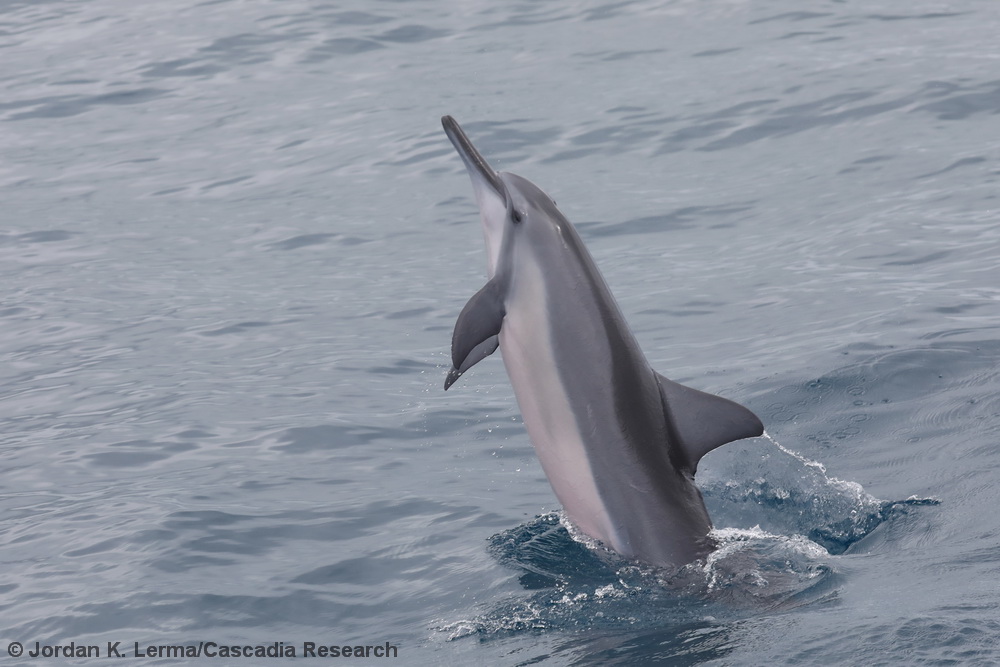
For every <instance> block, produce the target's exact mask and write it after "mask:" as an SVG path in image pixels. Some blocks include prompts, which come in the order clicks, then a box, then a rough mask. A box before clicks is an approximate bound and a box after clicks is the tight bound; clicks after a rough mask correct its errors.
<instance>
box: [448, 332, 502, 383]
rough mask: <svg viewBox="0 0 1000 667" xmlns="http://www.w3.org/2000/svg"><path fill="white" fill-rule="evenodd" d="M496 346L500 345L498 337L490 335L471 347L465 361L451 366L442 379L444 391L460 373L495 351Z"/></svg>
mask: <svg viewBox="0 0 1000 667" xmlns="http://www.w3.org/2000/svg"><path fill="white" fill-rule="evenodd" d="M498 347H500V339H499V338H498V337H497V336H490V337H489V338H487V339H486V340H484V341H483V342H482V343H480V344H479V345H477V346H475V347H474V348H472V352H469V356H467V357H466V358H465V361H463V362H462V365H461V366H459V367H458V368H455V367H452V369H451V370H450V371H448V377H446V378H445V379H444V389H445V391H448V387H450V386H451V385H453V384H455V380H457V379H458V378H460V377H461V376H462V373H464V372H465V371H467V370H469V369H470V368H472V367H473V366H475V365H476V364H478V363H479V362H480V361H482V360H483V359H485V358H486V357H488V356H490V355H491V354H493V353H494V352H496V351H497V348H498Z"/></svg>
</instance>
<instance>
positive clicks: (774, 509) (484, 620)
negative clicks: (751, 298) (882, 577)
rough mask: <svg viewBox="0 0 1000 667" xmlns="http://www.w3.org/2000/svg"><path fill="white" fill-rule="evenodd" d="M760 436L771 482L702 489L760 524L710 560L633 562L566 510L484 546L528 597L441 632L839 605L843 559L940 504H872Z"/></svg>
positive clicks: (728, 533)
mask: <svg viewBox="0 0 1000 667" xmlns="http://www.w3.org/2000/svg"><path fill="white" fill-rule="evenodd" d="M765 437H766V438H767V439H768V440H769V441H770V442H771V443H772V444H773V445H774V446H775V447H776V448H777V450H778V451H779V452H780V453H781V454H782V455H783V457H784V460H785V465H784V466H782V465H780V464H779V463H778V462H776V460H775V459H773V458H769V457H767V456H765V457H764V463H762V464H761V465H766V466H767V467H768V468H770V469H771V471H772V472H773V473H774V474H773V478H775V480H776V481H771V482H769V481H767V480H765V479H764V478H763V477H758V478H751V480H750V481H748V482H743V483H739V482H733V481H727V482H725V483H715V484H709V485H708V487H707V488H706V500H708V499H711V500H712V503H713V504H714V505H716V506H721V507H722V512H720V513H721V514H722V515H723V516H726V517H727V518H729V519H732V517H733V516H740V517H743V518H747V517H753V518H758V519H762V520H761V521H754V522H750V523H744V525H752V526H753V527H751V528H739V527H721V528H717V529H715V530H713V531H712V533H711V536H712V538H713V539H714V540H715V541H716V543H717V545H718V546H717V548H716V549H715V550H714V551H713V552H712V553H710V554H709V555H708V556H707V557H706V558H705V559H703V560H700V561H696V562H694V563H691V564H689V565H687V566H684V567H681V568H677V569H664V568H656V567H652V566H649V565H645V564H642V563H638V562H636V561H632V560H629V559H627V558H624V557H622V556H620V555H619V554H617V553H615V552H613V551H611V550H609V549H607V548H605V547H604V546H602V545H601V543H600V542H597V541H596V540H593V539H591V538H590V537H588V536H586V535H584V534H583V533H581V532H580V531H579V530H578V529H577V528H576V527H575V526H574V525H573V524H572V522H571V521H569V519H568V518H567V517H566V515H565V514H564V513H562V512H550V513H548V514H544V515H541V516H538V517H536V518H535V519H533V520H532V521H529V522H527V523H525V524H522V525H520V526H517V527H515V528H512V529H510V530H506V531H503V532H501V533H498V534H496V535H494V536H493V537H491V538H490V540H489V547H488V549H489V552H490V554H491V555H492V556H493V557H494V558H495V559H496V560H497V562H499V563H500V564H502V565H504V566H507V567H509V568H511V569H513V570H515V571H517V572H518V574H517V577H518V582H519V583H520V585H521V586H522V588H524V589H525V590H527V591H530V592H531V594H530V595H529V596H527V597H524V596H512V597H510V598H508V599H506V600H503V601H500V602H499V603H495V602H494V603H491V604H494V605H495V606H493V608H491V609H489V610H487V611H486V612H484V613H483V614H481V615H479V616H476V617H475V618H472V619H463V620H460V621H454V622H450V623H445V624H443V625H441V626H440V627H438V631H439V632H441V633H442V634H443V635H444V637H445V638H446V639H448V640H454V639H459V638H462V637H468V636H478V637H480V638H481V639H489V638H495V637H502V636H508V635H512V634H520V633H524V632H542V631H546V630H550V629H573V630H578V629H582V628H588V629H592V630H593V629H596V630H598V631H603V630H607V631H616V630H623V629H628V630H629V631H634V630H636V629H642V628H653V627H656V628H661V629H662V628H664V627H674V626H676V627H678V628H683V627H689V626H691V624H696V625H697V624H702V623H705V622H710V624H713V623H716V622H717V621H719V619H722V620H723V621H725V620H727V619H728V620H732V619H738V618H741V617H745V616H747V615H751V614H757V613H761V612H769V613H774V612H781V611H787V610H790V609H793V608H797V607H801V606H803V605H812V604H822V603H827V602H831V601H835V600H836V599H837V591H838V583H837V582H838V574H837V570H836V567H835V563H836V558H837V555H838V554H841V553H844V552H845V551H846V550H847V549H848V548H849V547H850V546H851V545H853V544H855V543H857V542H858V541H859V540H861V539H863V538H864V537H865V536H867V535H868V534H870V533H871V532H872V531H873V530H875V529H876V528H877V527H878V526H879V525H880V524H882V523H883V522H885V521H887V520H889V519H891V518H893V517H895V516H899V515H902V514H905V511H906V509H907V508H908V507H911V506H916V505H932V504H937V503H938V501H936V500H934V499H930V498H916V497H911V498H908V499H906V500H902V501H891V502H890V501H883V500H879V499H877V498H875V497H874V496H872V495H871V494H869V493H867V492H866V491H865V490H864V488H863V487H862V486H861V485H860V484H857V483H855V482H850V481H845V480H841V479H837V478H835V477H830V476H828V475H827V474H826V468H825V467H824V466H823V465H822V464H821V463H819V462H817V461H812V460H810V459H808V458H806V457H804V456H802V455H801V454H798V453H797V452H794V451H792V450H790V449H788V448H787V447H784V446H783V445H781V444H780V443H778V442H777V441H776V440H774V439H773V438H771V437H770V436H765ZM758 458H760V457H759V455H758ZM740 464H741V465H744V464H745V462H740ZM734 476H735V475H734ZM714 509H718V507H716V508H714ZM762 526H763V527H762ZM706 619H708V621H706Z"/></svg>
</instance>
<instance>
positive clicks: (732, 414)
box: [656, 373, 764, 474]
mask: <svg viewBox="0 0 1000 667" xmlns="http://www.w3.org/2000/svg"><path fill="white" fill-rule="evenodd" d="M656 378H657V379H658V380H659V382H660V394H661V395H662V396H663V407H664V411H665V412H666V416H667V423H668V426H672V427H673V431H674V435H675V436H676V438H677V444H678V446H679V447H680V449H681V452H682V453H683V455H684V458H685V459H686V463H687V465H688V466H689V467H690V469H691V473H692V474H694V472H695V470H697V468H698V461H700V460H701V457H702V456H704V455H705V454H708V453H709V452H710V451H712V450H713V449H715V448H716V447H720V446H722V445H724V444H726V443H727V442H732V441H733V440H741V439H743V438H755V437H757V436H759V435H761V434H762V433H763V432H764V425H763V424H762V423H761V421H760V419H758V418H757V415H755V414H754V413H752V412H750V411H749V410H748V409H746V408H744V407H743V406H742V405H740V404H739V403H734V402H733V401H730V400H729V399H728V398H722V397H721V396H716V395H715V394H707V393H705V392H703V391H698V390H697V389H692V388H691V387H685V386H684V385H682V384H678V383H676V382H674V381H672V380H668V379H667V378H665V377H663V376H662V375H660V374H659V373H657V374H656Z"/></svg>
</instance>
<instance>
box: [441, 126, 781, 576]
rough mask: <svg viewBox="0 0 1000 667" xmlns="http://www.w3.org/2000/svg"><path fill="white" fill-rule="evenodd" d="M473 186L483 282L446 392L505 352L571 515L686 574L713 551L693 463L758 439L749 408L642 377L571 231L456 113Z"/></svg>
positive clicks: (539, 449) (455, 134) (456, 134)
mask: <svg viewBox="0 0 1000 667" xmlns="http://www.w3.org/2000/svg"><path fill="white" fill-rule="evenodd" d="M441 121H442V124H443V125H444V130H445V133H446V134H447V135H448V138H449V139H450V140H451V143H452V144H453V145H454V146H455V148H456V150H457V151H458V153H459V155H460V156H461V157H462V160H463V162H464V163H465V167H466V170H467V171H468V173H469V176H470V178H471V179H472V186H473V191H474V193H475V197H476V202H477V203H478V205H479V210H480V216H481V219H482V224H483V232H484V236H485V239H486V256H487V269H488V270H487V274H488V281H487V282H486V285H485V286H483V288H482V289H480V290H479V291H478V292H477V293H476V294H475V296H473V297H472V298H471V299H470V300H469V302H468V303H467V304H466V305H465V308H464V309H463V310H462V312H461V314H460V315H459V316H458V321H457V323H456V324H455V331H454V335H453V337H452V348H451V355H452V364H453V366H452V369H451V371H450V372H449V373H448V376H447V378H446V380H445V385H444V387H445V389H448V388H449V387H450V386H451V385H452V384H454V382H455V381H456V380H457V379H458V378H459V376H461V375H462V374H463V373H464V372H465V371H467V370H468V369H469V368H471V367H472V366H473V365H475V364H476V363H478V362H479V361H481V360H482V359H484V358H486V357H487V356H489V355H490V354H492V353H493V352H495V351H496V349H497V348H498V347H499V348H500V351H501V353H502V356H503V361H504V365H505V366H506V369H507V375H508V376H509V378H510V381H511V384H512V385H513V387H514V394H515V396H516V397H517V402H518V405H519V407H520V409H521V414H522V416H523V419H524V425H525V427H526V428H527V430H528V435H529V437H530V439H531V442H532V444H533V445H534V447H535V452H536V453H537V455H538V458H539V460H540V461H541V464H542V468H543V469H544V470H545V474H546V476H547V477H548V479H549V482H550V483H551V485H552V489H553V490H554V491H555V494H556V497H557V498H558V499H559V502H560V503H561V504H562V506H563V510H564V511H565V513H566V515H567V517H568V518H569V520H570V521H572V522H573V524H574V525H575V526H576V527H577V528H579V529H580V530H581V531H582V532H584V533H585V534H587V535H588V536H590V537H592V538H594V539H596V540H599V541H600V542H602V543H603V544H604V545H605V546H607V547H609V548H611V549H614V550H615V551H617V552H618V553H620V554H622V555H624V556H626V557H629V558H635V559H638V560H641V561H644V562H646V563H650V564H652V565H657V566H681V565H684V564H686V563H689V562H691V561H693V560H696V559H698V558H701V557H704V556H705V555H706V554H708V553H709V552H710V551H711V550H712V549H713V548H714V544H713V542H712V540H711V538H710V536H709V532H710V531H711V529H712V523H711V520H710V519H709V516H708V511H707V510H706V509H705V503H704V502H703V500H702V497H701V492H700V491H699V490H698V487H697V486H695V483H694V475H695V471H696V470H697V467H698V461H699V460H700V459H701V457H702V456H704V455H705V454H706V453H708V452H710V451H711V450H713V449H715V448H716V447H719V446H720V445H723V444H725V443H727V442H731V441H733V440H739V439H741V438H750V437H754V436H759V435H761V434H762V433H763V430H764V427H763V425H762V424H761V422H760V420H759V419H758V418H757V417H756V415H754V414H753V413H752V412H751V411H750V410H748V409H746V408H745V407H743V406H741V405H739V404H737V403H734V402H732V401H730V400H728V399H725V398H722V397H720V396H714V395H712V394H707V393H704V392H701V391H698V390H696V389H692V388H690V387H686V386H684V385H681V384H678V383H676V382H672V381H670V380H668V379H667V378H665V377H663V376H662V375H660V374H658V373H657V372H655V371H654V370H653V369H652V368H650V366H649V363H648V362H647V361H646V358H645V356H644V355H643V353H642V350H640V349H639V345H638V343H637V342H636V340H635V337H634V336H633V335H632V332H631V331H630V330H629V327H628V325H627V323H626V322H625V318H624V317H623V316H622V313H621V310H620V309H619V307H618V304H617V303H616V302H615V299H614V297H613V296H612V295H611V291H610V290H609V289H608V286H607V284H606V283H605V282H604V278H603V277H602V276H601V273H600V271H598V269H597V265H596V264H595V263H594V260H593V259H592V258H591V256H590V253H589V252H587V249H586V248H585V247H584V245H583V242H582V241H581V240H580V237H579V236H578V235H577V232H576V230H575V229H574V227H573V225H572V224H570V222H569V221H568V220H567V219H566V218H565V217H564V216H563V215H562V213H560V212H559V209H557V208H556V205H555V202H554V201H552V199H551V198H549V196H548V195H546V194H545V193H544V192H542V191H541V190H540V189H539V188H538V187H536V186H535V185H534V184H532V183H531V182H530V181H528V180H526V179H524V178H521V177H520V176H517V175H515V174H510V173H506V172H499V173H498V172H496V171H494V170H493V169H492V168H491V167H490V166H489V164H488V163H487V162H486V160H485V159H484V158H483V156H482V155H480V153H479V151H477V150H476V148H475V147H474V146H473V145H472V143H471V142H470V141H469V139H468V137H467V136H466V135H465V133H464V132H463V131H462V129H461V127H459V125H458V123H457V122H455V120H454V119H453V118H451V117H450V116H445V117H444V118H442V119H441Z"/></svg>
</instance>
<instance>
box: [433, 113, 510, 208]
mask: <svg viewBox="0 0 1000 667" xmlns="http://www.w3.org/2000/svg"><path fill="white" fill-rule="evenodd" d="M441 125H442V126H444V133H445V134H447V135H448V138H449V139H451V143H452V145H453V146H454V147H455V150H457V151H458V154H459V155H461V156H462V162H464V163H465V168H466V169H468V170H469V174H470V175H472V174H477V175H479V176H480V177H481V178H482V179H483V180H484V181H486V182H487V183H489V185H490V187H492V188H493V190H494V191H495V192H496V193H497V194H498V195H499V196H500V198H501V199H504V200H506V199H507V196H506V193H507V188H506V187H504V184H503V181H501V180H500V176H498V175H497V173H496V172H495V171H493V167H491V166H490V165H489V163H488V162H487V161H486V159H485V158H484V157H483V156H482V155H480V154H479V151H477V150H476V147H475V146H473V145H472V142H471V141H469V138H468V137H467V136H465V132H463V131H462V128H461V126H459V124H458V121H456V120H455V119H454V118H452V117H451V116H442V117H441Z"/></svg>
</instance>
